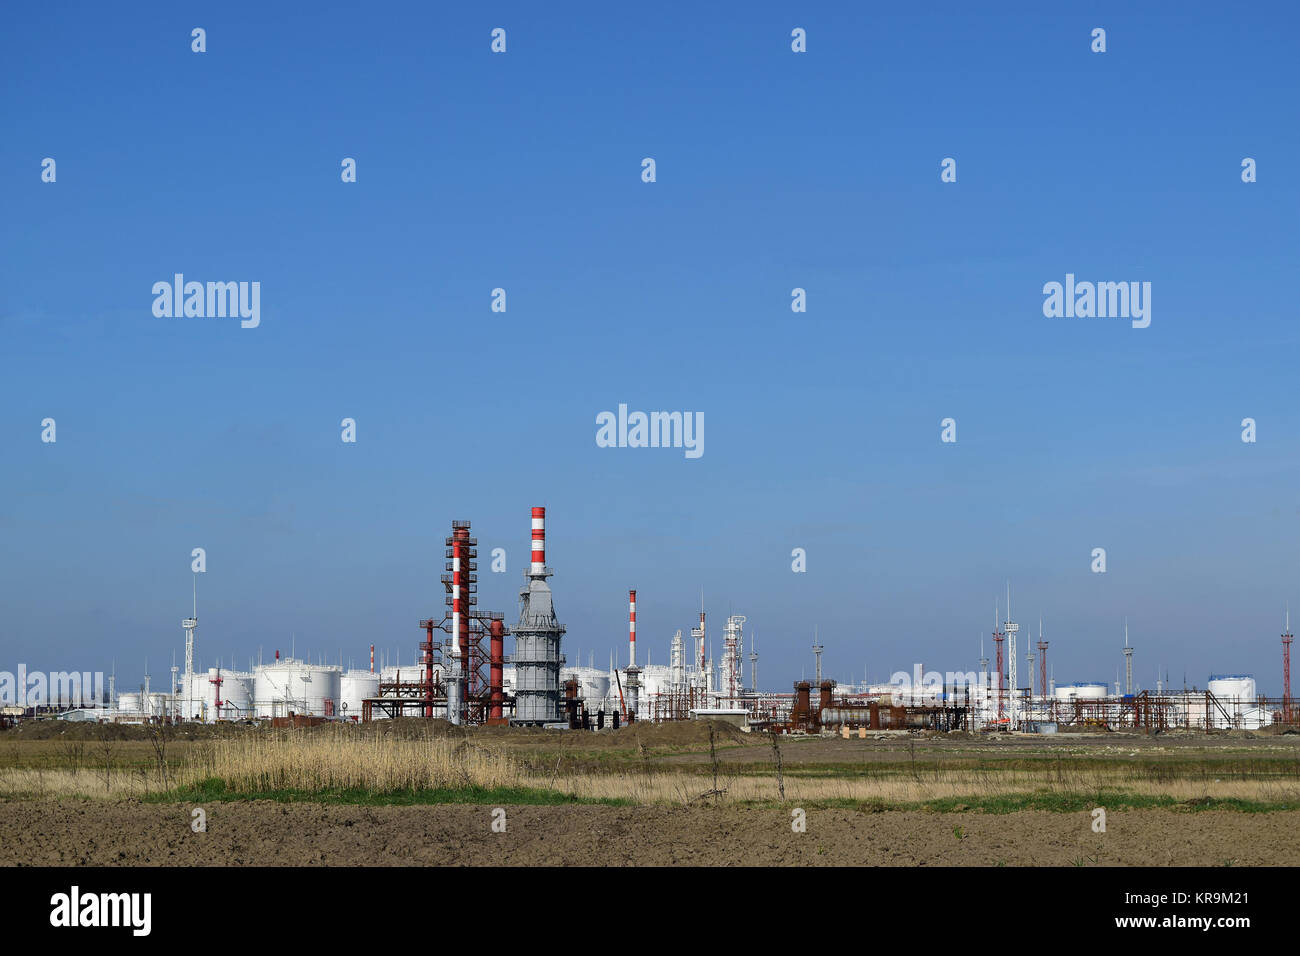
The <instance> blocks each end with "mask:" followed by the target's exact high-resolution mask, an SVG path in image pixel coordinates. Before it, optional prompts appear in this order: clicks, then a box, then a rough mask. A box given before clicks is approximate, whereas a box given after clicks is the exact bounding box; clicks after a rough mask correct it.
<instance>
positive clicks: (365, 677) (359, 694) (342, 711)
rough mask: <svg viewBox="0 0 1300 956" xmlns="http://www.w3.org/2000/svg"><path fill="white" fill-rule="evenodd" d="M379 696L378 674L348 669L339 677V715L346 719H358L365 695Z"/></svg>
mask: <svg viewBox="0 0 1300 956" xmlns="http://www.w3.org/2000/svg"><path fill="white" fill-rule="evenodd" d="M378 696H379V675H378V674H373V673H371V672H370V671H365V670H355V671H348V672H347V673H345V674H343V675H342V676H341V677H340V678H339V710H338V715H339V716H340V717H346V718H347V719H348V720H360V719H361V713H362V709H363V708H362V703H361V702H362V701H364V700H365V699H366V698H367V697H378Z"/></svg>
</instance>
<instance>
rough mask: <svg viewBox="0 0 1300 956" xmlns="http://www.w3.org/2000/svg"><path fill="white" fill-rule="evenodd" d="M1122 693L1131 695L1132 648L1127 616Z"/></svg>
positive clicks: (1127, 695)
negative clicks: (1129, 642)
mask: <svg viewBox="0 0 1300 956" xmlns="http://www.w3.org/2000/svg"><path fill="white" fill-rule="evenodd" d="M1124 695H1125V696H1126V697H1132V696H1133V648H1131V647H1129V644H1128V618H1124Z"/></svg>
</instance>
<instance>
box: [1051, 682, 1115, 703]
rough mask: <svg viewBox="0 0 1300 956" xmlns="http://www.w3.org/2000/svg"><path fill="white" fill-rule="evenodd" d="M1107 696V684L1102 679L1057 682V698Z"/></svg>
mask: <svg viewBox="0 0 1300 956" xmlns="http://www.w3.org/2000/svg"><path fill="white" fill-rule="evenodd" d="M1105 697H1106V685H1105V684H1103V683H1101V682H1100V681H1075V682H1074V683H1073V684H1057V685H1056V699H1057V700H1103V699H1104V698H1105Z"/></svg>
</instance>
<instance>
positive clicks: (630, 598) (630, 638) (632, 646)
mask: <svg viewBox="0 0 1300 956" xmlns="http://www.w3.org/2000/svg"><path fill="white" fill-rule="evenodd" d="M627 644H628V651H627V663H628V666H629V667H636V591H628V592H627Z"/></svg>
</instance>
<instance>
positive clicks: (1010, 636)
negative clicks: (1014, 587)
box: [1004, 582, 1020, 730]
mask: <svg viewBox="0 0 1300 956" xmlns="http://www.w3.org/2000/svg"><path fill="white" fill-rule="evenodd" d="M1004 630H1005V631H1006V635H1007V678H1008V683H1009V684H1010V685H1011V699H1010V706H1009V707H1008V708H1007V725H1008V726H1009V727H1010V728H1011V729H1013V730H1014V729H1015V726H1016V721H1017V720H1018V719H1019V717H1020V714H1019V709H1018V708H1017V706H1016V634H1017V633H1019V631H1020V625H1019V624H1017V623H1016V622H1015V621H1013V620H1011V584H1010V583H1009V582H1008V584H1007V623H1006V624H1005V625H1004Z"/></svg>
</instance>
